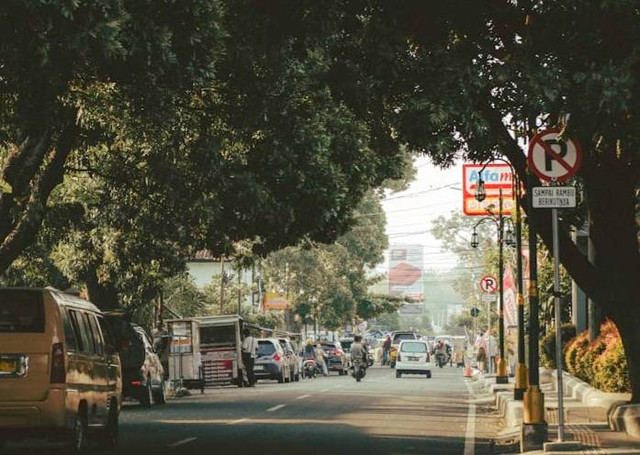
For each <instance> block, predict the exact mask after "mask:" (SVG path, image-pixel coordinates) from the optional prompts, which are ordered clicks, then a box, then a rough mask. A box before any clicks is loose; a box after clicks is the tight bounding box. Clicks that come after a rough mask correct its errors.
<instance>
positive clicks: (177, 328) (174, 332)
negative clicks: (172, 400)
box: [166, 318, 204, 391]
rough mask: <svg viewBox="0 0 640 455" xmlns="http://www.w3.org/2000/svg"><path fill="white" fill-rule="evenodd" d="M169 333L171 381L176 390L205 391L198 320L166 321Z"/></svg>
mask: <svg viewBox="0 0 640 455" xmlns="http://www.w3.org/2000/svg"><path fill="white" fill-rule="evenodd" d="M166 323H167V330H168V332H169V335H168V337H169V362H168V363H169V380H170V381H171V383H172V384H173V387H174V390H180V389H182V388H187V389H200V390H201V391H204V378H203V374H202V361H201V354H200V323H199V322H198V321H197V319H196V318H185V319H170V320H167V321H166Z"/></svg>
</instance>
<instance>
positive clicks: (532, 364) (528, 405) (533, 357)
mask: <svg viewBox="0 0 640 455" xmlns="http://www.w3.org/2000/svg"><path fill="white" fill-rule="evenodd" d="M534 185H535V179H534V177H533V175H532V174H529V184H528V185H527V186H528V188H529V190H528V191H527V193H528V194H527V203H528V206H529V210H528V211H527V217H528V220H529V275H530V279H529V369H528V370H527V373H528V375H529V386H528V388H527V391H526V392H525V394H524V406H523V409H524V423H525V424H534V425H535V424H546V422H545V420H544V417H545V416H544V394H543V393H542V392H541V391H540V374H539V371H538V368H539V367H538V365H539V363H540V359H539V350H538V343H539V336H540V335H539V332H540V330H539V322H538V318H539V311H538V310H539V308H538V244H537V240H538V234H537V230H536V226H535V221H534V218H535V212H534V210H535V209H534V208H533V202H532V196H531V193H532V189H531V188H533V187H534Z"/></svg>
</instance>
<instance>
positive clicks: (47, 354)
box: [0, 287, 122, 453]
mask: <svg viewBox="0 0 640 455" xmlns="http://www.w3.org/2000/svg"><path fill="white" fill-rule="evenodd" d="M121 405H122V371H121V365H120V358H119V357H118V352H117V349H116V345H115V344H114V339H113V336H112V334H111V330H110V327H109V324H108V323H107V321H106V320H105V318H104V316H103V315H102V313H101V312H100V310H99V309H98V308H97V307H96V306H95V305H93V304H92V303H91V302H89V301H87V300H84V299H82V298H80V297H78V296H76V295H72V294H70V293H65V292H61V291H58V290H57V289H54V288H50V287H47V288H3V289H0V445H2V443H3V442H4V441H14V440H22V439H31V438H37V439H47V440H52V441H56V442H63V443H65V445H68V446H69V448H70V449H71V450H72V452H75V453H78V452H82V451H83V450H85V449H86V448H87V446H88V441H89V438H90V437H94V436H98V441H99V442H100V443H101V445H102V446H103V447H105V448H113V447H114V446H115V445H116V443H117V440H118V418H119V413H120V407H121ZM89 429H91V433H89Z"/></svg>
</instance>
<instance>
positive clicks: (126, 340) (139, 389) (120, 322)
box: [105, 313, 166, 406]
mask: <svg viewBox="0 0 640 455" xmlns="http://www.w3.org/2000/svg"><path fill="white" fill-rule="evenodd" d="M105 317H106V318H107V321H109V324H110V325H111V328H112V330H113V334H114V336H115V339H116V343H117V344H118V346H120V347H121V349H120V362H121V363H122V394H123V395H124V396H125V397H129V398H133V399H135V400H138V401H139V402H140V404H141V405H142V406H151V405H152V404H153V403H155V404H164V403H165V402H166V388H165V387H166V386H165V374H164V373H165V372H164V368H163V366H162V362H161V361H160V357H159V356H158V354H157V353H156V351H155V348H154V346H153V343H152V342H151V339H150V338H149V336H148V335H147V333H146V332H145V331H144V329H143V328H142V327H140V326H139V325H136V324H133V323H130V322H128V321H127V318H126V316H125V315H124V314H121V313H107V314H106V315H105Z"/></svg>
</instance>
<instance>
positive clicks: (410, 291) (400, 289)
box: [389, 245, 424, 301]
mask: <svg viewBox="0 0 640 455" xmlns="http://www.w3.org/2000/svg"><path fill="white" fill-rule="evenodd" d="M422 266H423V247H422V245H391V248H390V251H389V294H391V295H398V296H404V297H411V298H412V299H414V300H417V301H422V300H423V297H424V289H423V280H422Z"/></svg>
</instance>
